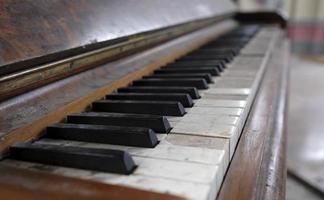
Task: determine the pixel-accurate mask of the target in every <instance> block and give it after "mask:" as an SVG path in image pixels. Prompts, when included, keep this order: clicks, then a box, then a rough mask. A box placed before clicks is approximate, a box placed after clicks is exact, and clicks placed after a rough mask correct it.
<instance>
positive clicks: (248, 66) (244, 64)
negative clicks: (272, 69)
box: [225, 56, 263, 71]
mask: <svg viewBox="0 0 324 200" xmlns="http://www.w3.org/2000/svg"><path fill="white" fill-rule="evenodd" d="M262 61H263V57H248V56H238V57H236V58H235V60H234V61H233V63H232V65H231V67H230V68H229V69H228V70H232V71H235V70H242V71H258V70H259V69H260V68H261V63H262ZM225 71H227V70H225Z"/></svg>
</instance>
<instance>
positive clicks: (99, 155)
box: [10, 143, 136, 174]
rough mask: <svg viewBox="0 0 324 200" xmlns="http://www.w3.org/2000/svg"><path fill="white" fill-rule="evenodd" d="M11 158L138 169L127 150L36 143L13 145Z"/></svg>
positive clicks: (94, 167)
mask: <svg viewBox="0 0 324 200" xmlns="http://www.w3.org/2000/svg"><path fill="white" fill-rule="evenodd" d="M10 158H11V159H15V160H23V161H28V162H37V163H42V164H48V165H58V166H63V167H71V168H78V169H87V170H95V171H102V172H110V173H118V174H131V173H132V172H133V171H134V169H135V168H136V165H135V163H134V161H133V159H132V157H131V156H130V155H129V154H128V153H127V152H124V151H119V150H110V149H92V148H82V147H68V146H59V145H47V144H37V143H33V144H31V143H18V144H15V145H13V146H11V147H10Z"/></svg>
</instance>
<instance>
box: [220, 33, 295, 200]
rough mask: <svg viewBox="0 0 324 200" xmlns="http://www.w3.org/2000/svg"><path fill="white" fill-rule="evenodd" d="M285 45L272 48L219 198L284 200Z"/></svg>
mask: <svg viewBox="0 0 324 200" xmlns="http://www.w3.org/2000/svg"><path fill="white" fill-rule="evenodd" d="M288 53H289V50H288V46H287V41H285V39H282V40H281V41H280V44H279V43H278V45H277V47H276V48H275V49H274V51H273V54H272V56H271V58H270V61H269V63H268V66H267V70H266V73H265V77H264V79H263V82H262V85H261V87H260V89H259V92H258V94H257V97H256V99H255V102H254V104H253V106H252V109H251V111H250V114H249V117H248V120H247V122H246V124H245V127H244V130H243V133H242V135H241V138H240V141H239V143H238V146H237V148H236V152H235V154H234V157H233V159H232V162H231V165H230V167H229V169H228V171H227V174H226V176H225V180H224V182H223V185H222V187H221V190H220V193H219V196H218V199H221V200H223V199H224V200H225V199H226V200H228V199H230V200H232V199H233V200H234V199H240V200H241V199H242V200H248V199H249V200H250V199H256V200H258V199H285V178H286V164H285V144H286V141H285V140H286V133H285V117H286V95H287V81H288V65H287V62H286V59H288Z"/></svg>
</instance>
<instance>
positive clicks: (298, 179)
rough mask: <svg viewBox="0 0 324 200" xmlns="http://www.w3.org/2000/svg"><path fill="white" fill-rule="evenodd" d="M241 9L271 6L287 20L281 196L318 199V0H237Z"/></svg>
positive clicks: (321, 1)
mask: <svg viewBox="0 0 324 200" xmlns="http://www.w3.org/2000/svg"><path fill="white" fill-rule="evenodd" d="M237 2H238V4H239V6H240V9H241V10H243V11H251V10H262V9H267V10H268V9H271V10H278V11H279V12H281V13H282V14H283V15H284V16H285V17H286V18H287V19H288V21H289V25H288V30H287V34H288V37H289V38H290V41H291V53H292V54H291V59H290V88H289V95H290V96H289V106H288V107H289V109H288V120H287V121H288V124H287V131H288V149H287V168H288V179H287V188H286V190H287V199H289V200H301V199H303V200H304V199H305V200H306V199H307V200H317V199H324V0H238V1H237Z"/></svg>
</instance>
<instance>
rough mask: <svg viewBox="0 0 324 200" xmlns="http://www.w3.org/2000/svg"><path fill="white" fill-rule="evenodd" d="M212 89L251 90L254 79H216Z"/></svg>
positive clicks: (211, 85)
mask: <svg viewBox="0 0 324 200" xmlns="http://www.w3.org/2000/svg"><path fill="white" fill-rule="evenodd" d="M213 81H214V84H210V85H209V87H210V88H251V87H252V84H253V82H254V78H246V77H245V78H241V77H215V78H213Z"/></svg>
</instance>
